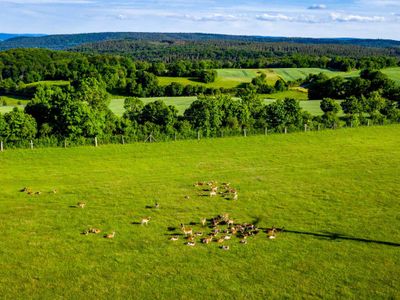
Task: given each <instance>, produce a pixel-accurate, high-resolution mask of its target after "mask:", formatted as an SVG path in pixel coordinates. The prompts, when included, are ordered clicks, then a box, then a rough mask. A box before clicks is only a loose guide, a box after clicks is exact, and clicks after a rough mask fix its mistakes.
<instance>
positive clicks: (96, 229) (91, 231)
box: [89, 228, 101, 234]
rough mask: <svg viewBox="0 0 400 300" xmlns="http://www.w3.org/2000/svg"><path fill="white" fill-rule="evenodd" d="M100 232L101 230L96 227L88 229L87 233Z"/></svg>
mask: <svg viewBox="0 0 400 300" xmlns="http://www.w3.org/2000/svg"><path fill="white" fill-rule="evenodd" d="M100 232H101V230H100V229H98V228H90V229H89V233H94V234H99V233H100Z"/></svg>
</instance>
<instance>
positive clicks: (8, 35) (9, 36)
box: [0, 33, 45, 41]
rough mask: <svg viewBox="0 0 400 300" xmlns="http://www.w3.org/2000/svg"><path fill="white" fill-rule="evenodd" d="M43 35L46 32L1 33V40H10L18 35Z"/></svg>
mask: <svg viewBox="0 0 400 300" xmlns="http://www.w3.org/2000/svg"><path fill="white" fill-rule="evenodd" d="M22 36H24V37H41V36H45V34H31V33H0V41H5V40H9V39H12V38H16V37H22Z"/></svg>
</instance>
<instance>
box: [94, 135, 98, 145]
mask: <svg viewBox="0 0 400 300" xmlns="http://www.w3.org/2000/svg"><path fill="white" fill-rule="evenodd" d="M97 145H98V144H97V136H95V137H94V146H95V147H97Z"/></svg>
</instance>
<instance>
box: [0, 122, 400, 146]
mask: <svg viewBox="0 0 400 300" xmlns="http://www.w3.org/2000/svg"><path fill="white" fill-rule="evenodd" d="M390 124H393V123H387V124H384V125H390ZM395 124H398V123H395ZM370 126H371V123H370V122H369V121H368V123H367V124H366V125H359V126H358V127H370ZM379 126H381V125H379ZM354 127H355V126H354V124H349V125H347V126H343V127H338V124H336V123H335V124H333V126H332V127H325V126H323V127H322V126H321V124H318V125H317V126H309V125H307V124H305V125H304V129H301V128H288V127H283V128H281V129H278V128H275V129H273V130H270V129H269V128H267V127H265V128H264V129H262V128H261V129H246V128H244V129H243V130H221V131H218V132H215V133H214V134H211V135H208V136H207V135H205V136H203V135H202V131H200V130H198V131H193V132H190V133H189V134H186V135H185V134H180V133H179V132H174V133H173V134H171V135H168V134H155V135H154V134H153V133H150V134H146V135H144V134H141V135H138V136H124V135H117V136H111V137H105V138H104V139H101V138H98V137H97V136H96V137H94V138H83V137H81V138H78V139H76V140H67V139H62V140H59V139H57V138H42V139H35V140H28V141H17V142H14V143H13V142H9V143H6V142H5V141H0V152H4V151H5V150H6V149H7V148H8V149H24V148H25V149H26V148H30V149H34V148H47V147H63V148H68V147H79V146H94V147H98V146H99V144H100V143H101V145H111V144H122V145H125V144H133V143H141V142H144V143H146V142H150V143H153V142H168V141H178V140H195V139H197V140H198V141H200V140H201V139H203V138H225V137H247V136H249V135H252V136H261V135H265V136H268V135H270V134H271V133H272V134H288V133H295V132H304V133H307V132H318V131H321V130H336V129H341V128H354ZM7 146H9V147H7Z"/></svg>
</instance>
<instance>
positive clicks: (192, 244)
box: [186, 242, 196, 247]
mask: <svg viewBox="0 0 400 300" xmlns="http://www.w3.org/2000/svg"><path fill="white" fill-rule="evenodd" d="M186 245H188V246H192V247H193V246H195V245H196V243H195V242H187V243H186Z"/></svg>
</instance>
